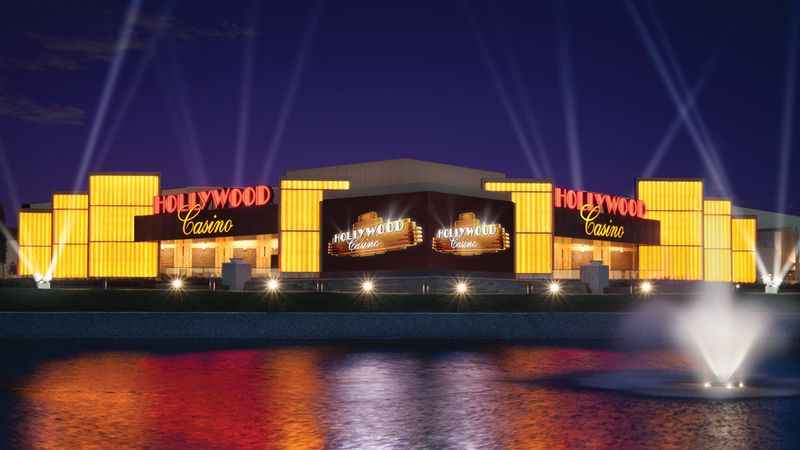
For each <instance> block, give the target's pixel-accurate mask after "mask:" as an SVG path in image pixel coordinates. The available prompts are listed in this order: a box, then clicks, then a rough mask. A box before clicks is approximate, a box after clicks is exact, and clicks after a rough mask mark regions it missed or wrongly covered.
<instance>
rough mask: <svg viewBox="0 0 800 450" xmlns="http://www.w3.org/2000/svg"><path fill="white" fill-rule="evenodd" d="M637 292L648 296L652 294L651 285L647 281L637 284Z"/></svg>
mask: <svg viewBox="0 0 800 450" xmlns="http://www.w3.org/2000/svg"><path fill="white" fill-rule="evenodd" d="M639 292H641V293H642V294H643V295H649V294H651V293H652V292H653V283H651V282H649V281H642V282H641V283H639Z"/></svg>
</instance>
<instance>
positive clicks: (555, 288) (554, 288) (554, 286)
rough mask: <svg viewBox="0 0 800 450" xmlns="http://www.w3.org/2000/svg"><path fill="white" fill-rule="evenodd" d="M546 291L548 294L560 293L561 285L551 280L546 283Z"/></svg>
mask: <svg viewBox="0 0 800 450" xmlns="http://www.w3.org/2000/svg"><path fill="white" fill-rule="evenodd" d="M547 292H549V293H550V295H558V294H560V293H561V285H560V284H559V283H558V282H557V281H551V282H550V283H549V284H548V285H547Z"/></svg>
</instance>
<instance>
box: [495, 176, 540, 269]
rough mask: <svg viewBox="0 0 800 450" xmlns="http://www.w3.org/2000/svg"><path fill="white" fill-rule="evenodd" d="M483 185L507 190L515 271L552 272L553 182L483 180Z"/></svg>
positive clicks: (500, 190)
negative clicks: (511, 218)
mask: <svg viewBox="0 0 800 450" xmlns="http://www.w3.org/2000/svg"><path fill="white" fill-rule="evenodd" d="M483 189H484V190H486V191H488V192H510V193H511V201H512V202H514V235H515V236H514V239H512V241H513V242H514V252H515V269H514V270H515V272H516V273H518V274H551V273H553V184H552V183H550V182H544V181H536V180H531V181H528V180H513V179H509V180H485V181H484V182H483Z"/></svg>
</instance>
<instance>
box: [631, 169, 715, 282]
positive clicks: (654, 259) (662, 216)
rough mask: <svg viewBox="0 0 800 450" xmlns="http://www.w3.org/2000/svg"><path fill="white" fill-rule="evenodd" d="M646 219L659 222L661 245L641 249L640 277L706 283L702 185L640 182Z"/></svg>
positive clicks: (689, 182) (667, 181)
mask: <svg viewBox="0 0 800 450" xmlns="http://www.w3.org/2000/svg"><path fill="white" fill-rule="evenodd" d="M636 192H637V195H638V198H639V199H640V200H643V201H644V202H645V205H646V207H647V213H646V218H648V219H655V220H658V221H659V222H660V228H661V236H660V237H661V245H660V246H652V245H646V246H645V245H642V246H639V277H640V278H650V279H667V280H702V279H703V263H704V256H703V206H704V205H703V182H702V181H700V180H644V179H643V180H639V181H638V182H637V185H636Z"/></svg>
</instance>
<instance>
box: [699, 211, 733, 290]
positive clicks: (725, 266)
mask: <svg viewBox="0 0 800 450" xmlns="http://www.w3.org/2000/svg"><path fill="white" fill-rule="evenodd" d="M731 209H732V205H731V201H730V200H722V199H713V200H705V201H703V269H704V270H703V279H705V280H706V281H719V282H729V281H731V280H732V272H731V270H732V269H731V264H732V261H731V259H732V255H731Z"/></svg>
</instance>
